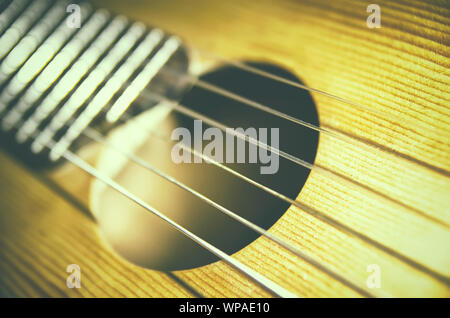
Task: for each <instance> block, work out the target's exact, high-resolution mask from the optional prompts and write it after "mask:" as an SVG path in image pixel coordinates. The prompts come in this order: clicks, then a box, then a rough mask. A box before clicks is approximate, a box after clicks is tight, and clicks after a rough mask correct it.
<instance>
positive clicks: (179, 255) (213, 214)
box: [92, 63, 319, 271]
mask: <svg viewBox="0 0 450 318" xmlns="http://www.w3.org/2000/svg"><path fill="white" fill-rule="evenodd" d="M249 64H251V65H252V66H255V67H257V68H259V69H262V70H265V71H268V72H270V73H273V74H277V75H279V76H282V77H284V78H288V79H290V80H294V81H297V82H299V83H300V81H299V80H298V79H297V78H296V77H295V76H294V75H293V74H292V73H289V72H288V71H286V70H284V69H281V68H279V67H277V66H274V65H269V64H262V63H249ZM201 79H202V80H204V81H206V82H208V83H211V84H214V85H217V86H219V87H222V88H224V89H227V90H229V91H232V92H233V93H235V94H239V95H241V96H243V97H245V98H247V99H250V100H253V101H256V102H259V103H262V104H265V105H268V106H270V107H272V108H274V109H276V110H278V111H281V112H283V113H286V114H289V115H290V116H293V117H296V118H300V119H302V120H304V121H306V122H309V123H312V124H315V125H318V124H319V120H318V114H317V111H316V108H315V105H314V102H313V100H312V98H311V95H310V94H309V93H308V92H307V91H304V90H301V89H299V88H295V87H292V86H289V85H286V84H283V83H280V82H277V81H274V80H271V79H267V78H264V77H261V76H258V75H255V74H252V73H249V72H246V71H243V70H240V69H238V68H235V67H222V68H218V69H216V70H214V71H211V72H209V73H207V74H205V75H204V76H202V77H201ZM181 104H182V105H184V106H186V107H189V108H190V109H191V110H194V111H196V112H199V113H201V114H203V115H205V116H208V117H210V118H212V119H214V120H216V121H219V122H220V123H222V124H224V125H226V126H228V127H231V128H234V129H236V128H238V127H241V128H243V129H248V128H255V129H256V130H257V131H258V132H259V128H263V129H264V128H265V129H267V130H268V133H269V138H268V139H267V142H266V143H267V144H269V145H272V146H274V147H275V146H276V148H278V147H279V149H281V150H283V151H284V152H287V153H289V154H291V155H293V156H296V157H298V158H301V159H303V160H305V161H308V162H310V163H313V162H314V159H315V156H316V152H317V147H318V142H319V134H318V132H316V131H314V130H311V129H308V128H305V127H303V126H300V125H298V124H295V123H293V122H291V121H288V120H285V119H281V118H279V117H276V116H274V115H271V114H268V113H265V112H263V111H261V110H257V109H254V108H252V107H249V106H248V105H245V104H243V103H240V102H237V101H235V100H233V99H230V98H227V97H223V96H220V95H218V94H217V93H214V92H211V91H208V90H205V89H204V88H202V87H199V86H194V87H193V88H192V90H190V91H189V92H188V93H187V94H186V95H185V96H184V98H183V99H182V100H181ZM157 109H158V107H157V108H156V109H153V110H151V111H150V112H154V113H155V114H156V115H154V116H156V117H157V116H160V117H161V120H156V122H157V123H156V124H152V123H150V121H149V123H148V126H150V125H152V126H153V129H154V130H156V131H157V132H158V134H160V135H171V134H172V132H173V131H174V129H176V128H179V127H183V128H186V129H187V130H188V131H189V133H190V136H191V138H192V139H191V144H192V146H194V138H200V139H201V142H202V148H201V149H202V150H205V146H206V145H208V144H209V143H210V142H211V141H208V140H202V139H203V138H202V137H201V135H202V134H203V132H204V131H205V130H206V129H207V128H209V127H211V126H209V125H208V124H207V123H206V122H203V123H202V130H201V133H200V136H199V135H198V132H196V131H195V129H194V122H193V119H192V118H190V117H188V116H186V115H183V114H180V113H178V112H175V111H172V112H170V113H169V112H168V113H167V114H163V115H161V112H162V113H164V110H161V109H164V107H163V108H160V109H159V110H157ZM158 112H159V115H158ZM150 117H151V116H150ZM130 125H132V124H130ZM272 128H277V129H278V130H279V145H274V144H273V142H272V140H271V136H272V134H273V133H272V132H273V130H272V132H271V129H272ZM124 130H125V129H124ZM138 131H139V130H138ZM117 134H118V135H121V134H122V136H121V137H118V139H120V138H122V140H125V141H126V142H124V143H123V144H124V147H126V145H127V144H129V143H131V142H132V140H133V137H132V136H127V133H126V132H123V133H121V132H120V131H119V132H117ZM196 134H197V135H196ZM141 137H142V136H141ZM141 137H140V138H141ZM259 137H260V136H259V134H258V138H259ZM111 138H113V137H111ZM175 143H176V141H173V142H172V143H167V142H165V141H163V140H161V139H160V138H155V137H154V136H151V135H150V136H148V138H147V139H146V140H145V142H143V143H141V144H140V145H139V147H138V149H136V151H135V153H136V154H137V155H138V156H139V157H141V158H144V159H145V160H146V161H147V162H149V163H150V164H151V165H153V166H155V167H157V168H158V169H160V170H162V171H164V172H165V173H167V174H169V175H171V176H172V177H174V178H176V179H177V180H179V181H181V182H183V183H184V184H186V185H187V186H189V187H191V188H193V189H195V190H196V191H197V192H199V193H201V194H202V195H204V196H206V197H208V198H210V199H211V200H213V201H215V202H217V203H218V204H220V205H222V206H224V207H226V208H227V209H229V210H231V211H233V212H235V213H236V214H238V215H240V216H241V217H243V218H245V219H246V220H249V221H251V222H253V223H255V224H257V225H259V226H261V227H263V228H264V229H269V228H270V227H271V226H273V225H274V224H275V222H277V220H278V219H279V218H280V217H281V216H282V215H283V214H284V213H285V212H286V211H287V209H288V208H289V204H288V203H286V202H285V201H282V200H280V199H278V198H276V197H274V196H272V195H270V194H268V193H267V192H265V191H263V190H261V189H258V188H257V187H255V186H254V185H251V184H249V183H248V182H246V181H244V180H242V179H239V178H237V177H236V176H233V175H232V174H230V173H228V172H226V171H224V170H223V169H220V168H219V167H217V166H215V165H212V164H209V163H205V162H203V163H179V164H176V163H174V162H173V160H172V156H171V154H172V150H173V147H174V145H175ZM227 146H228V147H230V145H229V144H227V142H226V136H225V134H223V147H222V149H223V156H224V157H223V161H226V160H225V159H226V158H225V157H226V154H227V151H228V152H229V151H230V149H234V153H235V155H236V152H237V151H238V149H237V139H236V137H235V138H234V147H233V148H227ZM245 149H246V151H245V156H244V157H245V162H246V163H237V162H236V160H237V157H236V156H235V162H234V163H226V162H224V163H223V164H224V165H226V166H227V167H229V168H231V169H233V170H235V171H237V172H239V173H241V174H243V175H245V176H247V177H249V178H251V179H253V180H255V181H256V182H258V183H261V184H263V185H265V186H268V187H270V188H272V189H274V190H276V191H278V192H280V193H283V194H284V195H286V196H289V197H290V198H296V197H297V195H298V194H299V192H300V191H301V189H302V187H303V186H304V184H305V182H306V180H307V178H308V175H309V173H310V171H309V170H308V169H306V168H304V167H301V166H299V165H297V164H295V163H293V162H291V161H289V160H287V159H285V158H283V157H281V156H279V158H278V164H277V163H276V162H275V160H276V159H274V158H275V157H272V159H271V165H272V168H271V169H269V173H266V174H262V173H261V167H262V166H266V167H268V166H270V164H267V161H266V164H263V163H261V162H260V157H259V155H258V162H257V163H249V160H250V157H249V151H250V145H249V143H248V142H247V143H246V147H245ZM269 155H270V153H269ZM111 156H112V154H111V152H108V155H106V153H105V154H104V155H103V156H102V157H101V159H100V164H99V169H104V166H105V165H106V163H108V162H118V161H120V160H119V159H117V160H115V159H111ZM191 158H192V161H194V159H193V157H191ZM119 170H120V171H119V172H117V169H116V172H115V173H114V178H115V179H116V180H118V181H119V182H120V183H121V184H122V185H124V186H126V187H127V188H128V189H130V191H131V192H133V193H135V194H137V195H138V196H140V197H142V198H144V199H145V201H146V202H148V203H149V204H150V205H152V206H153V207H155V208H156V209H158V210H159V211H161V212H163V213H164V214H166V215H167V216H168V217H170V218H172V219H173V220H174V221H176V222H178V223H179V224H180V225H182V226H184V227H185V228H187V229H188V230H189V231H191V232H193V233H195V234H196V235H197V236H199V237H200V238H202V239H204V240H206V241H207V242H209V243H211V244H213V245H214V246H216V247H218V248H220V249H221V250H222V251H224V252H226V253H228V254H233V253H236V252H238V251H239V250H241V249H242V248H244V247H245V246H247V245H249V244H250V243H252V242H253V241H254V240H255V239H257V238H258V237H259V235H258V234H257V233H255V232H254V231H252V230H250V229H249V228H247V227H246V226H244V225H243V224H241V223H239V222H237V221H236V220H233V219H232V218H230V217H229V216H227V215H225V214H223V213H222V212H220V211H219V210H217V209H216V208H214V207H212V206H210V205H208V204H207V203H205V202H203V201H202V200H200V199H198V198H196V197H195V196H194V195H192V194H190V193H188V192H186V191H185V190H183V189H180V188H179V187H177V186H176V185H174V184H172V183H170V182H168V181H167V180H164V179H163V178H161V177H159V176H157V175H155V174H153V173H151V172H148V171H144V170H143V169H142V168H141V167H138V166H137V165H136V164H134V163H131V162H127V163H126V164H123V165H122V166H121V168H120V169H119ZM274 171H275V173H273V174H271V173H270V172H274ZM92 197H93V201H92V203H93V209H94V212H95V214H96V216H97V218H98V220H99V223H100V228H101V229H102V231H103V232H104V234H105V236H106V238H107V240H108V241H109V243H110V244H111V245H112V246H113V248H114V249H115V250H116V251H117V252H118V253H119V254H121V255H122V256H124V257H125V258H126V259H128V260H130V261H131V262H133V263H136V264H138V265H140V266H144V267H148V268H152V269H158V270H164V271H172V270H182V269H189V268H194V267H199V266H203V265H206V264H209V263H212V262H214V261H216V260H217V258H216V257H215V256H214V255H212V254H211V253H210V252H208V251H206V250H205V249H204V248H202V247H200V246H199V245H197V243H195V242H193V241H192V240H190V239H189V238H187V237H185V236H184V235H183V234H181V233H179V232H177V231H176V230H174V229H173V228H171V227H170V226H169V225H168V224H166V223H164V222H163V221H162V220H160V219H158V218H157V217H156V216H154V215H151V214H150V213H148V212H146V211H145V210H144V209H142V208H140V207H137V206H136V205H135V204H134V203H130V201H129V200H127V199H124V198H123V197H122V196H120V195H118V194H117V193H116V192H114V190H111V189H108V188H106V187H101V186H100V184H94V187H93V188H92Z"/></svg>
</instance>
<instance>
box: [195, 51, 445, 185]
mask: <svg viewBox="0 0 450 318" xmlns="http://www.w3.org/2000/svg"><path fill="white" fill-rule="evenodd" d="M189 48H190V49H192V50H194V51H197V52H200V54H205V55H208V56H210V57H212V58H214V59H216V60H218V61H221V62H223V63H224V64H228V65H232V66H234V67H237V68H239V69H241V70H244V71H247V72H249V73H252V74H256V75H259V76H262V77H265V78H268V79H271V80H274V81H277V82H280V83H283V84H286V85H289V86H293V87H297V88H299V89H302V90H306V91H309V92H311V93H316V94H320V95H322V96H325V97H327V98H329V99H332V100H335V101H338V102H341V103H344V104H347V105H349V106H353V107H355V108H358V109H361V110H364V111H367V112H370V113H372V114H376V115H378V116H379V117H381V118H385V114H384V113H382V112H380V111H378V110H376V109H373V108H371V107H368V106H365V105H362V104H360V103H357V102H354V101H351V100H349V99H346V98H343V97H340V96H338V95H335V94H331V93H328V92H326V91H324V90H320V89H317V88H314V87H310V86H307V85H305V84H300V83H298V82H295V81H293V80H290V79H287V78H285V77H282V76H279V75H276V74H272V73H270V72H268V71H264V70H261V69H258V68H256V67H253V66H251V65H248V64H245V63H244V62H240V61H236V60H232V59H227V58H224V57H221V56H219V55H217V54H215V53H212V52H209V51H207V50H203V49H199V48H196V47H191V46H189ZM187 76H192V77H196V76H195V75H192V74H189V75H187ZM194 80H195V79H194ZM201 86H202V87H203V88H204V89H207V90H210V91H216V92H217V93H219V94H221V95H223V96H228V97H230V98H232V97H231V96H234V98H239V99H240V101H241V102H243V103H249V104H252V105H249V106H252V107H255V108H259V109H260V110H264V111H266V112H270V113H271V114H272V115H275V116H279V117H284V118H285V119H287V120H290V121H293V122H296V123H297V124H300V125H304V126H305V127H308V128H311V129H317V128H320V127H317V126H316V127H315V128H313V127H312V126H315V125H314V124H311V123H307V122H305V121H301V120H300V119H298V118H295V117H292V116H289V115H287V114H283V113H282V112H279V111H277V110H275V109H273V108H271V107H267V106H265V105H262V104H260V103H258V102H256V101H253V100H249V99H246V98H245V97H242V96H239V95H238V94H234V93H232V92H229V91H227V90H225V89H223V88H221V87H218V86H215V85H213V84H211V83H208V82H205V81H202V83H201ZM258 104H259V105H258ZM390 116H391V117H394V118H395V119H396V121H397V122H399V123H404V122H405V121H407V122H410V123H411V125H410V126H411V127H414V122H413V121H412V120H411V119H409V118H399V117H398V116H396V115H392V114H391V115H390ZM329 128H331V129H332V130H335V129H334V127H332V126H329ZM324 130H327V129H324ZM323 132H325V131H323ZM326 133H328V134H330V135H333V133H334V135H335V137H336V134H339V135H342V136H345V134H343V133H342V132H339V131H336V130H335V131H334V132H333V131H331V132H329V131H328V132H326ZM348 137H350V138H354V136H352V135H350V136H348ZM354 139H356V140H357V141H361V142H363V143H365V144H367V145H369V146H372V147H374V148H377V149H379V150H380V151H384V152H388V153H390V154H392V155H394V156H397V157H400V158H403V159H405V160H408V161H410V162H414V163H416V164H417V165H419V166H422V167H424V168H426V169H428V170H432V171H434V172H436V173H438V174H442V175H444V176H447V177H450V171H448V170H446V169H443V168H440V167H437V166H434V165H432V164H430V163H428V162H425V161H424V160H421V159H419V158H414V157H412V156H410V155H407V154H405V153H402V152H400V151H397V150H395V149H392V148H388V147H386V146H383V145H380V144H378V143H377V142H374V141H372V140H370V139H363V138H354Z"/></svg>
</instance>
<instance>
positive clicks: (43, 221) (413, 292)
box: [0, 0, 450, 297]
mask: <svg viewBox="0 0 450 318" xmlns="http://www.w3.org/2000/svg"><path fill="white" fill-rule="evenodd" d="M97 2H98V3H99V4H101V5H102V6H104V7H107V8H111V9H113V10H114V11H115V12H118V13H123V14H124V15H127V16H130V17H132V18H135V19H138V20H142V21H144V22H148V23H150V24H152V25H155V26H158V27H160V28H162V29H164V30H167V31H170V32H173V33H175V34H177V35H179V36H180V37H181V38H182V39H183V40H184V41H185V42H186V43H187V45H188V46H193V47H197V48H201V49H205V50H208V51H211V52H214V53H217V54H219V55H221V56H223V57H226V58H233V59H239V60H256V61H270V62H272V63H276V64H279V65H281V66H283V67H285V68H287V69H289V70H291V71H292V72H294V73H295V74H297V75H298V76H299V77H300V78H301V79H302V80H303V81H304V82H305V83H306V84H307V85H309V86H311V87H314V88H318V89H321V90H324V91H326V92H329V93H332V94H335V95H338V96H341V97H343V98H346V99H349V100H352V101H355V102H357V103H359V104H362V105H365V106H366V107H367V108H370V109H373V110H375V111H376V113H374V112H369V111H367V110H361V109H358V108H356V107H353V106H350V105H347V104H344V103H340V102H337V101H335V100H333V99H330V98H327V97H324V96H321V95H319V94H316V93H313V97H314V100H315V102H316V105H317V107H318V111H319V116H320V122H321V125H322V126H324V127H332V128H334V129H337V130H339V131H342V132H344V133H346V134H347V135H348V137H345V138H344V139H336V138H333V137H330V136H327V135H324V134H322V135H321V137H320V144H319V150H318V155H317V159H316V163H317V164H319V165H321V166H323V167H325V168H327V169H330V170H332V171H336V172H338V173H340V174H342V175H344V176H345V177H348V178H351V179H354V180H357V181H358V182H360V183H362V184H364V185H366V186H367V187H370V188H373V189H375V190H377V191H379V192H382V193H385V194H386V195H387V196H389V197H391V198H395V199H396V200H398V201H399V202H400V204H395V203H393V202H392V201H390V200H388V199H386V198H381V197H379V196H376V195H373V194H371V193H370V192H369V191H367V190H363V189H361V188H357V187H354V186H352V185H350V184H349V183H348V182H344V181H342V180H340V179H335V178H328V177H326V176H324V175H321V174H320V173H316V172H312V173H311V175H310V177H309V179H308V181H307V183H306V185H305V186H304V188H303V190H302V192H301V194H300V195H299V197H298V200H299V201H301V202H303V203H305V204H308V205H310V206H314V207H315V208H316V209H317V210H319V211H321V212H322V213H324V214H326V215H327V216H330V217H332V218H334V219H335V220H337V221H339V222H340V223H342V224H344V225H346V226H348V227H350V228H352V229H354V230H355V231H358V232H361V233H364V235H366V236H367V237H369V238H370V239H372V240H374V241H376V242H379V244H382V245H383V246H386V247H389V249H390V250H392V251H393V252H392V253H391V252H387V251H386V250H382V249H380V248H379V247H376V246H373V244H369V243H367V242H364V241H362V240H360V239H357V238H355V237H354V236H351V235H349V234H346V233H344V232H342V231H340V230H338V229H336V228H334V227H332V226H330V225H329V224H326V223H325V222H323V221H320V220H318V219H316V218H314V217H312V216H310V215H308V214H306V213H304V212H303V211H301V210H300V209H298V208H294V207H292V208H291V209H289V210H288V211H287V212H286V214H285V215H284V216H283V217H282V218H281V219H280V220H279V221H278V222H277V223H276V224H275V225H274V226H273V227H272V228H271V229H270V231H271V232H272V233H274V234H277V235H278V236H279V237H281V238H282V239H284V240H286V241H288V242H290V243H292V244H294V245H296V246H299V247H301V248H303V249H305V250H307V251H309V252H311V253H313V254H314V255H316V256H317V257H318V258H319V259H320V260H321V261H323V262H324V263H327V264H330V265H332V266H333V267H335V268H337V269H338V270H339V271H340V272H342V273H344V274H346V275H351V276H352V277H354V278H355V279H356V280H358V281H359V282H361V283H362V284H365V281H366V279H367V278H368V276H369V273H368V272H367V266H368V265H369V264H377V265H379V266H380V269H381V289H382V290H383V292H385V293H387V294H389V295H392V296H396V297H406V296H426V297H433V296H435V297H449V296H450V289H449V285H448V284H449V277H450V229H449V227H450V202H449V199H448V194H449V193H450V179H449V177H448V171H450V107H449V101H450V90H449V82H450V80H449V75H450V72H449V68H448V67H449V59H448V58H449V53H450V52H449V42H450V38H449V33H450V32H449V31H450V26H449V25H450V23H449V22H450V18H449V17H450V11H449V9H448V2H447V3H446V1H431V2H421V1H415V0H413V1H377V4H379V5H380V7H381V24H382V27H381V28H379V29H369V28H368V27H367V25H366V18H367V16H368V13H367V12H366V7H367V5H368V4H369V3H370V2H367V1H359V0H358V1H350V0H348V1H346V0H340V1H325V0H319V1H313V0H311V1H268V0H263V1H242V0H241V1H235V0H232V1H206V0H201V1H187V0H185V1H182V0H180V1H175V0H169V1H131V2H130V1H97ZM351 136H354V137H357V138H359V140H360V141H354V140H355V139H354V138H352V137H351ZM361 139H364V140H368V141H370V142H373V143H376V144H378V145H379V146H380V147H385V148H389V149H393V150H395V151H397V152H398V153H401V154H403V155H404V156H407V157H409V158H411V159H414V160H416V161H417V160H419V161H420V162H422V163H417V162H415V161H414V160H410V159H407V158H406V159H405V158H404V157H400V156H398V155H395V154H392V153H389V152H386V151H384V150H383V149H380V148H377V147H373V146H369V145H367V143H366V142H362V141H361ZM0 162H1V169H0V218H1V223H0V229H1V232H0V288H1V289H0V293H1V294H2V295H7V296H113V297H115V296H151V297H174V296H178V297H184V296H207V297H221V296H225V297H236V296H242V297H259V296H268V294H267V293H266V292H265V291H263V290H262V289H261V288H260V287H258V286H256V285H255V284H253V283H251V282H249V281H248V280H247V279H246V278H245V277H243V276H242V275H240V274H238V273H236V272H235V271H234V270H233V269H231V268H229V267H228V266H227V265H225V264H223V263H222V262H218V263H214V264H211V265H208V266H205V267H202V268H198V269H193V270H187V271H181V272H176V273H161V272H156V271H151V270H145V269H141V268H138V267H136V266H134V265H131V264H129V263H127V262H125V261H123V260H121V259H119V257H117V256H115V255H114V253H113V252H112V251H110V250H109V249H108V248H107V247H106V245H105V244H104V242H103V241H102V239H101V238H100V237H99V235H98V233H97V228H96V225H95V222H94V221H93V220H92V218H91V217H89V216H88V215H87V214H86V213H83V212H82V211H81V210H82V209H80V207H79V206H78V205H76V204H73V202H72V203H71V202H68V201H67V200H65V199H64V197H62V196H61V195H60V193H54V192H53V191H52V190H51V189H49V188H48V187H46V186H45V185H43V184H42V182H43V180H44V179H40V180H36V178H34V177H32V176H30V174H29V172H28V171H26V170H24V169H23V168H22V167H21V166H20V165H18V164H17V163H15V162H14V161H13V160H12V159H10V158H8V157H7V156H5V155H3V154H2V155H1V156H0ZM427 165H428V166H432V167H435V168H436V169H430V168H429V167H427ZM445 174H447V175H445ZM51 177H52V178H53V180H56V182H58V183H60V184H63V186H65V187H66V188H67V189H68V190H69V191H70V192H71V193H75V194H76V197H77V198H78V199H79V200H80V201H81V205H87V193H88V192H87V187H88V186H89V181H90V180H89V178H88V177H87V176H84V175H82V174H80V172H79V171H78V170H76V169H73V168H72V167H64V169H63V170H62V171H59V172H58V173H57V174H55V175H53V176H51ZM67 180H70V182H67ZM44 183H47V185H48V182H44ZM406 206H408V207H412V208H413V209H411V208H408V207H406ZM397 254H401V255H403V256H404V257H406V258H407V259H409V260H412V261H413V262H415V263H417V264H420V266H423V267H425V268H427V269H428V271H431V272H433V273H435V274H436V275H434V276H433V275H430V274H429V273H428V272H426V271H424V270H422V269H421V268H418V267H417V266H412V265H411V262H407V261H405V260H404V259H401V258H399V257H396V255H397ZM235 257H236V258H237V259H239V260H240V261H242V262H243V263H244V264H247V265H248V266H250V267H252V268H253V269H256V270H258V271H259V272H261V273H262V274H264V275H266V276H267V277H268V278H270V279H272V280H274V281H276V282H278V283H279V284H280V285H281V286H283V287H285V288H286V289H288V290H290V291H292V292H295V293H296V294H298V295H299V296H304V297H327V296H334V297H357V296H359V295H358V294H357V293H356V292H355V291H353V290H351V289H350V288H348V287H346V286H344V285H343V284H341V283H340V282H338V281H337V280H335V279H333V278H331V277H329V276H327V275H326V274H324V273H322V272H321V271H319V270H318V269H316V268H314V267H313V266H311V265H310V264H308V263H306V262H304V261H302V260H300V259H298V258H297V257H295V256H293V255H291V254H290V253H288V252H286V251H285V250H283V249H281V248H280V247H278V246H276V245H275V244H273V243H272V242H270V241H268V240H267V239H265V238H259V239H258V240H257V241H255V242H254V243H252V244H251V245H250V246H248V247H246V248H244V249H243V250H241V251H240V252H238V253H236V255H235ZM72 263H75V264H79V265H80V266H81V268H82V269H83V272H82V273H83V278H82V282H83V287H82V288H80V289H76V290H73V289H68V288H67V287H66V282H65V279H66V277H67V273H66V272H65V268H66V266H67V265H68V264H72ZM436 276H440V278H437V277H436Z"/></svg>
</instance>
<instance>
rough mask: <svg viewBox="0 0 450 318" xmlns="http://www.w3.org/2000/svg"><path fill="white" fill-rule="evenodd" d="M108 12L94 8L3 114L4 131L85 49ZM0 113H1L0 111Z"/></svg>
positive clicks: (17, 120) (9, 127)
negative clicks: (93, 11)
mask: <svg viewBox="0 0 450 318" xmlns="http://www.w3.org/2000/svg"><path fill="white" fill-rule="evenodd" d="M108 17H109V14H108V12H107V11H106V10H96V11H95V13H93V14H92V15H91V16H90V17H88V20H87V21H86V23H85V24H83V25H82V27H81V28H80V30H79V31H78V32H77V33H76V34H75V36H74V37H73V38H72V39H71V40H70V41H69V42H68V43H66V45H65V46H64V47H63V48H62V50H61V51H60V52H58V53H57V54H56V55H55V57H54V58H53V59H52V60H51V61H50V63H49V64H47V66H46V67H45V68H44V69H43V70H42V71H41V73H40V74H39V75H38V76H37V78H36V79H35V80H34V82H33V83H32V84H31V86H30V87H29V88H28V89H27V90H26V91H25V92H24V94H23V96H21V97H20V98H19V100H18V101H17V103H16V105H15V106H14V107H13V108H12V109H11V110H10V111H9V113H7V114H6V115H5V117H4V118H3V120H2V128H3V129H4V130H6V131H8V130H11V129H12V128H13V127H16V126H17V123H18V122H19V121H20V120H21V118H22V116H23V114H24V113H25V112H26V111H28V110H29V109H30V107H32V106H33V104H34V103H36V102H37V101H38V100H39V98H40V97H41V96H42V95H44V94H45V92H46V91H47V90H48V89H49V87H50V86H51V85H52V84H53V83H54V82H55V81H56V80H57V79H58V78H59V76H60V75H61V74H62V73H63V72H64V71H65V70H66V69H67V68H68V67H69V66H70V64H71V63H72V62H73V61H74V60H75V58H77V57H78V56H79V54H81V52H82V51H83V50H84V49H86V47H87V44H88V43H90V42H91V41H92V39H93V38H94V36H95V35H96V34H97V33H98V32H99V31H100V29H101V28H102V27H103V26H104V25H105V23H106V22H107V19H108ZM0 114H1V113H0Z"/></svg>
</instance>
